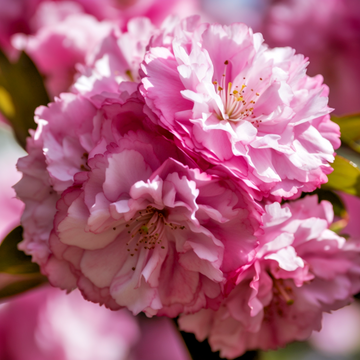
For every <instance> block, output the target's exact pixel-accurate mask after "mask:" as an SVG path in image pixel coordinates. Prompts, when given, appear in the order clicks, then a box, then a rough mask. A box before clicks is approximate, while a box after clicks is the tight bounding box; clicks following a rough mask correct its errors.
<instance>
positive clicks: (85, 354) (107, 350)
mask: <svg viewBox="0 0 360 360" xmlns="http://www.w3.org/2000/svg"><path fill="white" fill-rule="evenodd" d="M154 320H155V321H153V320H150V319H143V320H140V319H137V318H135V317H133V316H132V315H131V314H130V313H128V312H127V311H126V310H121V311H118V312H111V311H109V310H107V309H104V308H101V307H99V306H96V305H95V304H91V303H90V302H85V301H84V299H83V298H82V297H81V295H80V293H79V291H77V290H75V291H73V292H72V293H70V294H68V295H66V294H65V293H63V292H61V291H59V290H58V289H55V288H51V287H50V286H45V287H43V288H41V289H37V290H33V291H31V292H29V293H26V294H23V295H21V296H18V297H16V298H13V299H12V300H11V301H9V302H7V303H3V304H1V305H0V358H1V359H7V360H24V359H26V360H49V359H54V360H99V359H101V360H153V359H154V358H153V357H152V355H155V356H156V359H157V360H168V359H170V358H171V359H174V360H188V359H189V357H188V356H187V354H186V350H185V348H184V346H183V344H182V343H181V340H180V339H179V335H178V334H176V330H175V328H174V326H172V324H171V322H170V321H169V320H168V319H165V318H163V319H154ZM159 340H160V341H162V342H161V349H156V351H154V352H152V351H151V349H153V346H154V344H156V343H157V345H159ZM19 344H21V346H19ZM149 350H150V352H149Z"/></svg>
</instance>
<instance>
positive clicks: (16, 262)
mask: <svg viewBox="0 0 360 360" xmlns="http://www.w3.org/2000/svg"><path fill="white" fill-rule="evenodd" d="M22 233H23V229H22V227H21V226H18V227H17V228H15V229H14V230H13V231H11V232H10V233H9V234H8V235H7V236H6V238H5V239H4V240H3V242H2V243H1V245H0V272H4V273H8V274H35V273H37V274H40V269H39V265H38V264H36V263H33V262H31V256H28V255H26V254H25V253H24V252H23V251H20V250H19V249H18V248H17V245H18V243H19V242H20V241H22Z"/></svg>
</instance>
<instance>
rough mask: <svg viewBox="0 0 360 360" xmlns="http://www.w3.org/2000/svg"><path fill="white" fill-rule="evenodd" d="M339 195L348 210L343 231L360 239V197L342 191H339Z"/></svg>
mask: <svg viewBox="0 0 360 360" xmlns="http://www.w3.org/2000/svg"><path fill="white" fill-rule="evenodd" d="M339 195H340V197H341V199H342V200H343V202H344V204H345V208H346V211H347V224H346V226H345V227H344V228H343V229H342V231H341V233H342V234H346V235H350V237H351V238H354V239H360V223H359V214H360V198H358V197H357V196H353V195H349V194H346V193H342V192H341V193H340V192H339Z"/></svg>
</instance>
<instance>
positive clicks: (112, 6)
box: [0, 0, 200, 51]
mask: <svg viewBox="0 0 360 360" xmlns="http://www.w3.org/2000/svg"><path fill="white" fill-rule="evenodd" d="M0 9H1V11H0V48H2V49H5V50H6V51H11V48H12V46H11V37H12V36H13V35H14V34H20V33H21V34H27V35H29V34H34V33H35V32H36V31H38V30H39V29H40V28H41V27H43V26H44V25H46V26H48V25H50V24H51V22H53V21H56V22H57V21H59V20H64V19H65V18H66V16H68V15H70V14H75V13H83V14H89V15H92V16H94V17H95V18H97V19H98V20H99V21H103V20H111V21H113V22H115V23H117V24H118V25H119V26H121V27H122V28H125V27H126V25H127V22H128V21H129V20H131V19H132V18H133V17H137V16H146V17H148V18H150V19H151V21H152V22H153V23H154V24H156V25H160V24H161V23H162V22H163V21H164V20H165V18H166V17H168V16H169V15H175V14H176V15H178V16H180V17H185V16H189V15H193V14H198V13H199V12H200V6H199V2H198V0H181V1H180V0H168V1H166V2H164V1H161V0H54V1H51V0H50V1H44V0H17V1H8V0H1V1H0Z"/></svg>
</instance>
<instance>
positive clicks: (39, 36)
mask: <svg viewBox="0 0 360 360" xmlns="http://www.w3.org/2000/svg"><path fill="white" fill-rule="evenodd" d="M70 4H71V3H70ZM45 5H46V8H45V10H46V11H45V10H44V11H42V12H41V13H40V14H39V15H38V22H40V23H41V24H42V26H40V28H39V30H38V31H37V32H36V33H35V34H34V35H24V34H18V35H16V36H15V37H14V38H13V45H14V46H15V47H17V48H18V49H20V50H21V49H24V50H25V51H26V53H27V54H28V55H29V56H30V57H31V59H32V60H33V61H34V62H35V64H36V66H37V68H38V69H39V71H40V72H41V73H42V74H43V75H45V76H46V82H45V83H46V88H47V90H48V92H49V94H50V95H51V97H54V96H55V95H58V94H59V93H60V92H63V91H66V90H68V89H69V87H70V85H71V84H72V83H73V81H74V75H75V73H76V69H75V65H76V64H78V63H80V64H84V63H85V59H86V57H87V55H88V54H90V53H91V52H92V51H94V49H95V48H96V46H98V44H99V43H100V41H101V40H103V39H104V38H106V37H107V36H108V35H109V34H110V32H111V30H112V28H113V27H114V25H112V24H111V23H110V22H106V21H103V22H99V21H98V20H97V19H96V18H94V17H93V16H90V15H87V14H83V13H81V12H80V13H77V12H76V11H72V9H71V8H70V9H68V7H67V6H66V5H69V4H68V3H66V2H64V3H59V4H58V3H43V4H42V7H45ZM75 9H76V7H75ZM61 10H63V11H61ZM49 18H50V19H51V21H49Z"/></svg>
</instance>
